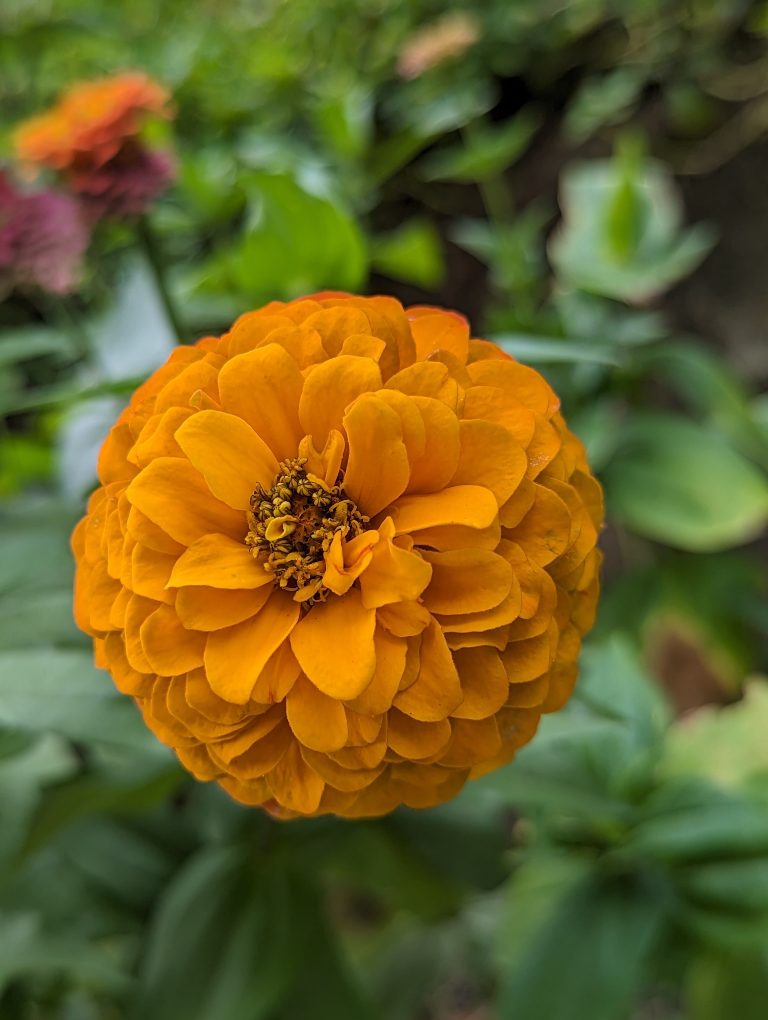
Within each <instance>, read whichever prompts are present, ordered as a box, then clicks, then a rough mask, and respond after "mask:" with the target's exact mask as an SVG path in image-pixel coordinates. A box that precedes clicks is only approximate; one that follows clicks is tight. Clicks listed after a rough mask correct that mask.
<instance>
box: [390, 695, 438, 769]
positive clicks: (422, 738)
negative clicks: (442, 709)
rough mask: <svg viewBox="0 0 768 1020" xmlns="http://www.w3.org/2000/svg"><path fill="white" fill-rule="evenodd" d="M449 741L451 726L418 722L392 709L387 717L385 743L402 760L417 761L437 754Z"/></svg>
mask: <svg viewBox="0 0 768 1020" xmlns="http://www.w3.org/2000/svg"><path fill="white" fill-rule="evenodd" d="M450 739H451V724H450V723H449V722H448V720H447V719H441V720H440V721H439V722H419V721H418V720H416V719H411V717H410V716H407V715H404V714H403V713H402V712H398V710H397V709H396V708H393V709H392V711H391V712H390V713H389V715H388V717H387V743H388V744H389V746H390V747H391V748H392V750H393V751H394V752H395V754H399V755H401V756H402V757H403V758H408V759H411V760H416V761H417V760H418V759H420V758H431V757H432V756H433V755H435V754H439V752H440V751H442V750H443V748H445V747H446V746H447V745H448V742H449V741H450Z"/></svg>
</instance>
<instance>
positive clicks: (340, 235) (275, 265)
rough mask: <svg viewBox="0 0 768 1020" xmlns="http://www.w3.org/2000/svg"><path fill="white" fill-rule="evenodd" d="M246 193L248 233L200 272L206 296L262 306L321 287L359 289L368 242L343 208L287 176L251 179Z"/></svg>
mask: <svg viewBox="0 0 768 1020" xmlns="http://www.w3.org/2000/svg"><path fill="white" fill-rule="evenodd" d="M248 189H249V197H250V199H251V215H250V219H249V221H248V223H247V225H246V228H245V231H244V233H243V235H242V237H241V239H240V241H239V242H235V243H233V242H232V241H231V240H228V241H227V244H226V247H225V248H223V249H222V250H220V251H219V252H217V253H215V254H214V256H213V257H212V258H211V259H210V260H209V261H208V263H206V264H205V265H204V266H203V268H202V270H201V272H200V280H199V286H200V288H201V290H204V291H213V292H215V291H217V290H218V291H222V292H225V293H232V294H236V295H239V296H240V297H241V299H242V300H243V301H244V302H245V301H248V302H254V303H258V302H260V301H266V300H270V299H274V298H294V297H297V296H299V295H301V294H306V293H307V292H310V291H313V290H320V289H322V288H324V287H332V288H336V289H340V290H357V289H359V287H360V286H361V285H362V283H363V280H364V278H365V274H366V270H367V253H366V250H365V243H364V239H363V236H362V233H361V231H360V228H359V226H358V224H357V223H356V222H355V220H354V219H352V218H351V217H350V216H349V215H348V214H347V213H346V212H345V210H344V209H343V207H342V205H341V204H340V203H333V202H331V201H330V200H329V199H327V198H324V197H318V196H317V195H314V194H310V193H309V192H308V191H305V190H304V189H303V188H301V187H300V186H299V185H298V184H297V183H296V182H295V181H294V180H293V179H291V178H290V177H287V176H279V175H269V174H253V175H252V176H251V177H249V178H248Z"/></svg>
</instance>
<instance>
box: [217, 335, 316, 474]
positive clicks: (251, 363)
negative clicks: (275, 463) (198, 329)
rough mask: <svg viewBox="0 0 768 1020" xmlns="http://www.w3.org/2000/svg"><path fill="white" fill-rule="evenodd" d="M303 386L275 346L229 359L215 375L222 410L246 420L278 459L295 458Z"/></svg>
mask: <svg viewBox="0 0 768 1020" xmlns="http://www.w3.org/2000/svg"><path fill="white" fill-rule="evenodd" d="M303 384H304V380H303V378H302V375H301V371H300V370H299V366H298V365H297V364H296V362H295V361H294V360H293V358H292V357H291V356H290V354H287V353H286V352H285V351H284V350H283V348H282V347H279V346H278V345H277V344H267V346H266V347H259V348H257V349H256V350H254V351H250V352H249V353H248V354H242V355H239V356H238V357H235V358H231V359H230V360H229V361H228V362H227V363H226V365H224V366H223V368H222V369H221V372H220V373H219V394H220V396H221V405H222V407H223V408H224V410H225V411H230V412H231V413H232V414H236V415H238V416H239V417H240V418H243V419H244V420H245V421H247V422H248V424H249V425H250V426H251V427H252V428H253V430H254V432H255V433H256V435H258V436H260V437H261V438H262V439H263V440H264V442H265V443H266V444H267V446H268V447H269V448H270V450H272V452H273V453H274V455H275V456H276V457H277V459H278V460H285V458H286V457H295V456H296V451H297V450H298V448H299V440H300V439H301V437H302V436H303V435H304V430H303V429H302V428H301V426H300V424H299V418H298V407H299V398H300V397H301V389H302V386H303Z"/></svg>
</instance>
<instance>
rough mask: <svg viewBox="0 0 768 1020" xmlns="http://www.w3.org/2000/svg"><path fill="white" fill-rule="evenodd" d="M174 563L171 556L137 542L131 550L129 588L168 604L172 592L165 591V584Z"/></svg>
mask: <svg viewBox="0 0 768 1020" xmlns="http://www.w3.org/2000/svg"><path fill="white" fill-rule="evenodd" d="M174 563H175V559H174V557H173V556H164V555H163V554H162V553H158V552H155V550H154V549H148V548H147V547H146V546H145V545H139V544H138V543H137V544H136V545H135V546H134V547H133V551H132V552H131V589H132V590H133V591H134V592H135V593H136V594H137V595H143V596H144V597H145V598H148V599H155V601H156V602H167V603H168V604H169V605H170V604H171V603H172V602H173V594H172V593H171V592H169V591H166V588H165V586H166V585H167V584H168V578H169V577H170V576H171V571H172V570H173V566H174Z"/></svg>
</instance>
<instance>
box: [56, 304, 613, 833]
mask: <svg viewBox="0 0 768 1020" xmlns="http://www.w3.org/2000/svg"><path fill="white" fill-rule="evenodd" d="M558 407H559V402H558V400H557V397H556V396H555V394H554V393H553V392H552V390H551V389H550V387H549V385H548V384H547V383H546V382H545V381H544V379H543V378H542V377H541V376H540V375H539V374H538V373H537V372H535V371H534V370H533V369H531V368H528V367H526V366H524V365H521V364H519V363H518V362H516V361H514V360H512V359H511V358H509V357H507V356H506V355H505V354H503V353H502V352H501V351H500V350H499V349H498V348H497V347H496V346H494V345H493V344H491V343H488V342H487V341H484V340H474V339H470V333H469V327H468V325H467V323H466V321H465V320H464V319H463V318H462V317H461V316H460V315H457V314H455V313H453V312H446V311H442V310H440V309H437V308H410V309H403V307H402V306H401V305H400V304H399V303H398V302H397V301H395V300H393V299H392V298H387V297H374V298H358V297H353V296H350V295H346V294H331V293H324V294H317V295H314V296H313V297H310V298H307V299H305V300H300V301H296V302H292V303H288V304H283V303H280V302H274V303H272V304H270V305H267V306H266V307H264V308H262V309H260V310H259V311H255V312H251V313H249V314H247V315H244V316H243V317H242V318H240V319H239V320H238V321H237V322H236V323H235V325H234V327H233V328H232V329H231V330H230V332H228V333H226V334H224V336H222V337H220V338H207V339H204V340H202V341H200V343H198V344H197V345H196V346H195V347H179V348H177V349H176V350H175V351H174V352H173V354H172V355H171V357H170V358H169V359H168V361H167V363H166V364H165V365H164V366H163V367H162V368H160V369H159V370H158V371H157V372H156V373H155V374H154V375H153V376H152V377H151V378H150V379H149V381H148V382H146V383H145V384H144V385H143V386H142V387H140V388H139V390H138V391H137V392H136V393H135V394H134V397H133V399H132V401H131V404H130V407H128V408H127V409H126V410H125V411H124V412H123V414H122V415H121V417H120V418H119V420H118V422H117V423H116V425H115V426H114V428H113V429H112V432H111V433H110V435H109V437H108V439H107V441H106V442H105V444H104V448H103V450H102V453H101V457H100V463H99V476H100V480H101V487H100V488H99V489H97V490H96V492H94V494H93V495H92V496H91V498H90V501H89V504H88V513H87V516H86V517H85V518H84V519H83V520H82V521H81V522H80V524H79V525H78V526H77V528H76V530H75V533H74V536H73V548H74V551H75V556H76V559H77V567H78V569H77V580H76V592H75V612H76V617H77V621H78V623H79V625H80V626H81V627H82V628H83V629H84V630H86V631H87V632H88V633H89V634H91V635H93V637H94V644H95V648H96V661H97V663H98V664H99V665H100V666H102V667H103V668H105V669H108V670H109V671H110V672H111V673H112V675H113V677H114V680H115V683H116V685H117V687H118V688H119V690H121V691H123V692H124V693H126V694H129V695H131V696H133V697H134V698H135V699H136V702H137V704H138V705H139V707H140V708H141V710H142V712H143V714H144V718H145V720H146V722H147V725H148V726H149V727H150V728H151V729H152V730H153V732H154V733H155V734H156V735H157V736H158V737H159V738H160V739H161V740H162V741H164V742H165V743H167V744H169V745H170V746H171V747H173V748H174V749H175V750H176V753H177V754H178V756H179V758H180V760H181V762H182V763H183V764H184V765H185V766H186V768H188V769H189V771H190V772H192V773H193V774H194V775H195V776H196V777H197V778H198V779H203V780H216V781H218V782H219V783H221V785H222V786H223V787H224V788H225V789H226V790H227V791H229V793H230V794H231V795H232V796H233V797H235V798H236V799H237V800H240V801H243V802H244V803H247V804H260V805H263V806H264V807H266V808H267V809H268V810H270V811H272V812H273V813H275V814H279V815H282V816H291V815H317V814H324V813H335V814H339V815H347V816H365V815H379V814H383V813H385V812H388V811H390V810H392V809H393V808H394V807H396V806H397V805H398V804H408V805H410V806H412V807H428V806H431V805H434V804H437V803H439V802H441V801H444V800H446V799H448V798H449V797H451V796H453V795H454V794H455V793H456V792H457V791H458V790H459V789H460V788H461V787H462V785H463V784H464V782H465V781H466V779H467V778H469V777H474V776H479V775H482V774H483V773H485V772H488V771H489V770H491V769H494V768H496V767H497V766H499V765H501V764H503V763H504V762H507V761H509V760H510V759H511V758H512V756H513V755H514V753H515V751H516V750H517V748H519V747H520V746H522V745H523V744H525V743H526V742H527V741H528V740H530V738H531V737H532V736H533V733H534V732H535V730H536V727H537V724H538V722H539V718H540V716H541V714H542V712H551V711H554V710H555V709H557V708H559V707H560V706H561V705H562V704H563V703H564V702H565V700H566V699H567V698H568V696H569V695H570V693H571V690H572V688H573V685H574V682H575V678H576V659H577V655H578V652H579V645H580V641H581V637H582V635H583V634H584V632H585V631H586V630H588V629H589V627H590V626H591V624H592V621H593V617H594V612H595V604H596V600H597V594H598V578H597V573H598V565H599V553H598V551H597V550H596V547H595V545H596V541H597V533H598V529H599V527H600V524H601V520H602V498H601V491H600V487H599V485H598V484H597V482H596V481H595V480H594V478H593V477H592V475H591V474H590V471H589V468H588V467H587V464H586V461H585V458H584V450H583V447H582V445H581V443H580V442H579V440H578V439H576V438H575V437H574V436H573V435H572V434H571V433H570V432H569V431H568V430H567V428H566V426H565V423H564V422H563V419H562V417H561V416H560V414H559V412H558Z"/></svg>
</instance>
